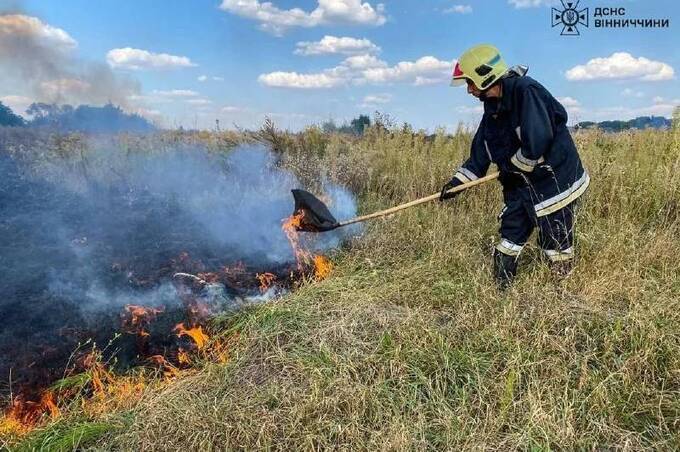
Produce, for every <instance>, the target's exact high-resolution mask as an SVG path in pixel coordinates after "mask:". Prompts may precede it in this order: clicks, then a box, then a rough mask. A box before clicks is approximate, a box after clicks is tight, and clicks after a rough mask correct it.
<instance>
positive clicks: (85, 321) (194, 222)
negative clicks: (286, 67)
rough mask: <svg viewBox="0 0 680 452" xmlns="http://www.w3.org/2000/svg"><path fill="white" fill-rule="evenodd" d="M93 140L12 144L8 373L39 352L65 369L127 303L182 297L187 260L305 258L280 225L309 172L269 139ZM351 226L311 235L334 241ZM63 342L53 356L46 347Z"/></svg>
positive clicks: (326, 243) (6, 200)
mask: <svg viewBox="0 0 680 452" xmlns="http://www.w3.org/2000/svg"><path fill="white" fill-rule="evenodd" d="M92 146H93V147H94V148H96V149H94V150H93V151H91V152H90V153H89V154H87V157H81V158H80V159H79V160H78V159H64V160H58V161H50V162H41V163H40V164H33V165H32V167H31V169H30V171H29V170H27V169H26V168H25V167H24V166H23V165H21V164H19V163H17V162H16V161H15V160H14V159H13V158H11V157H9V156H7V155H6V154H0V275H1V277H2V278H3V283H2V284H0V318H2V319H3V321H4V325H3V328H2V329H1V330H0V355H1V356H3V357H6V358H3V360H0V361H1V362H0V380H2V381H7V378H8V374H9V372H10V369H14V375H15V377H16V375H17V374H21V372H23V371H26V368H28V367H31V366H30V365H29V363H30V362H31V360H38V361H44V360H46V359H51V360H53V361H54V363H56V364H54V365H52V366H51V367H52V368H55V369H59V368H60V367H59V365H62V367H61V369H63V360H64V359H65V356H64V352H66V353H70V352H71V351H72V350H73V349H74V348H75V346H76V345H77V343H78V342H79V341H81V340H83V338H85V337H95V338H98V339H99V340H100V341H106V340H107V338H110V336H111V335H112V334H113V332H115V331H117V330H118V329H119V327H120V319H119V313H120V311H121V309H122V308H123V307H124V306H125V305H128V304H134V305H144V306H160V305H163V306H166V307H172V306H180V305H181V300H180V294H178V293H177V290H175V287H174V286H173V285H172V275H173V274H174V273H175V272H177V271H185V272H189V273H197V272H204V271H217V270H219V269H220V268H222V267H224V266H232V265H235V264H237V263H241V264H242V265H243V266H245V267H246V268H247V269H248V270H249V272H250V273H249V274H253V275H254V274H255V272H262V271H273V272H276V271H277V270H281V273H283V274H288V273H289V271H290V269H291V268H294V263H295V261H294V259H295V258H294V254H293V252H292V250H291V248H290V245H289V243H288V241H287V239H286V237H285V234H284V233H283V232H282V230H281V225H282V219H284V218H286V217H287V216H289V215H290V214H291V213H292V210H293V199H292V196H291V195H290V190H291V189H293V188H299V187H300V184H299V182H298V180H297V179H296V177H295V176H294V175H293V174H292V173H291V172H289V171H286V170H284V169H282V168H280V167H279V166H277V160H276V158H275V156H274V155H273V154H272V153H271V152H269V151H268V150H266V149H264V148H262V147H255V146H242V147H239V148H237V149H235V150H233V151H231V152H229V153H226V154H216V153H210V152H208V151H205V150H202V149H197V148H193V147H187V148H177V149H173V150H166V151H159V152H149V153H145V154H143V155H142V154H141V153H133V152H129V153H124V152H122V151H121V150H120V149H111V148H108V147H106V146H104V145H99V144H97V143H93V144H92ZM327 196H328V197H329V198H330V200H331V201H330V203H331V205H332V207H331V208H332V209H333V210H334V212H336V213H338V215H339V218H341V219H343V218H347V217H350V216H352V215H354V214H355V211H356V206H355V203H354V199H353V197H352V196H351V195H350V194H349V193H348V192H347V191H345V190H343V189H341V188H340V187H335V186H332V185H330V184H327ZM344 232H345V231H342V230H338V231H334V232H332V233H324V234H309V238H313V239H316V241H315V242H314V243H313V245H312V246H313V248H315V249H317V250H327V249H329V248H331V247H335V246H337V245H339V244H340V242H341V241H342V240H343V239H344V236H343V235H342V234H343V233H344ZM255 287H256V286H255ZM223 292H224V293H221V294H220V296H221V297H223V298H224V297H227V298H228V297H229V296H232V297H242V296H248V295H254V294H255V293H254V292H253V293H250V292H248V291H247V288H246V289H244V291H241V293H237V292H238V291H237V290H236V289H233V288H226V291H223ZM74 331H75V332H77V333H74ZM55 344H58V345H55ZM52 349H56V350H55V352H54V353H55V354H54V356H51V355H49V353H48V354H47V355H46V350H52ZM50 356H51V357H50ZM66 357H67V356H66ZM29 358H30V359H29ZM36 367H39V366H36ZM0 392H1V391H0Z"/></svg>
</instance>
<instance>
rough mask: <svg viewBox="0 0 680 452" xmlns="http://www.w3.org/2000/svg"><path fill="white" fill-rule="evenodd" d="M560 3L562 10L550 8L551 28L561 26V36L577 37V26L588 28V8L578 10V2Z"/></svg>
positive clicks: (562, 0)
mask: <svg viewBox="0 0 680 452" xmlns="http://www.w3.org/2000/svg"><path fill="white" fill-rule="evenodd" d="M560 1H561V2H562V10H561V11H560V10H559V9H557V8H552V11H551V19H552V26H553V27H556V26H558V25H562V33H560V35H562V36H579V35H580V33H579V32H578V26H579V25H583V26H585V27H587V26H588V8H583V9H582V10H579V9H578V4H579V2H580V0H576V1H565V0H560Z"/></svg>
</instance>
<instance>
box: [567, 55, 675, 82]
mask: <svg viewBox="0 0 680 452" xmlns="http://www.w3.org/2000/svg"><path fill="white" fill-rule="evenodd" d="M674 74H675V71H674V70H673V68H672V67H671V66H669V65H668V64H666V63H663V62H661V61H653V60H650V59H647V58H645V57H639V58H635V57H634V56H632V55H631V54H630V53H627V52H616V53H613V54H612V55H611V56H609V57H604V58H593V59H592V60H590V61H588V62H587V63H586V64H581V65H578V66H574V67H573V68H571V69H569V70H568V71H567V72H566V77H567V80H571V81H582V80H616V79H637V80H642V81H648V82H653V81H661V80H671V79H673V78H674Z"/></svg>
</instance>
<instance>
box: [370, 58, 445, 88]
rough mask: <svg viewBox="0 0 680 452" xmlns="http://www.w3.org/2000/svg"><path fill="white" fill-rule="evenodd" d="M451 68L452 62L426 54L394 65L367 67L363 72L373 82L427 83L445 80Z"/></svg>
mask: <svg viewBox="0 0 680 452" xmlns="http://www.w3.org/2000/svg"><path fill="white" fill-rule="evenodd" d="M450 69H451V63H449V62H447V61H441V60H438V59H437V58H435V57H433V56H424V57H422V58H419V59H418V60H416V61H414V62H411V61H402V62H400V63H397V64H396V65H394V66H392V67H383V68H370V69H367V70H365V71H364V72H363V77H364V78H365V79H366V80H367V81H368V82H371V83H392V82H405V83H413V84H414V85H426V84H431V83H439V82H441V81H443V80H445V79H446V78H447V77H446V76H447V75H448V72H449V70H450Z"/></svg>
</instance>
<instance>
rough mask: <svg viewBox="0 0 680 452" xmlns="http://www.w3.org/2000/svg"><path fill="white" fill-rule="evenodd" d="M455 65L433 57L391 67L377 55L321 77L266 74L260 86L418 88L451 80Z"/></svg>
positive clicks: (356, 57) (353, 59) (348, 60)
mask: <svg viewBox="0 0 680 452" xmlns="http://www.w3.org/2000/svg"><path fill="white" fill-rule="evenodd" d="M450 68H451V63H447V62H445V61H440V60H438V59H437V58H435V57H432V56H425V57H422V58H419V59H418V60H416V61H415V62H411V61H402V62H400V63H397V64H396V65H394V66H389V65H388V64H387V63H386V62H385V61H383V60H380V59H378V58H376V57H375V56H374V55H354V56H351V57H348V58H346V59H345V60H344V61H343V62H342V63H340V64H339V65H338V66H335V67H333V68H330V69H326V70H324V71H322V72H318V73H310V74H300V73H297V72H281V71H278V72H272V73H269V74H262V75H260V77H259V78H258V80H259V81H260V83H262V84H264V85H267V86H274V87H279V88H307V89H311V88H334V87H337V86H340V85H348V84H354V85H363V84H366V83H370V84H376V85H379V84H389V83H410V84H412V85H415V86H420V85H426V84H432V83H440V82H442V81H445V80H447V75H448V72H449V70H450Z"/></svg>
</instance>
